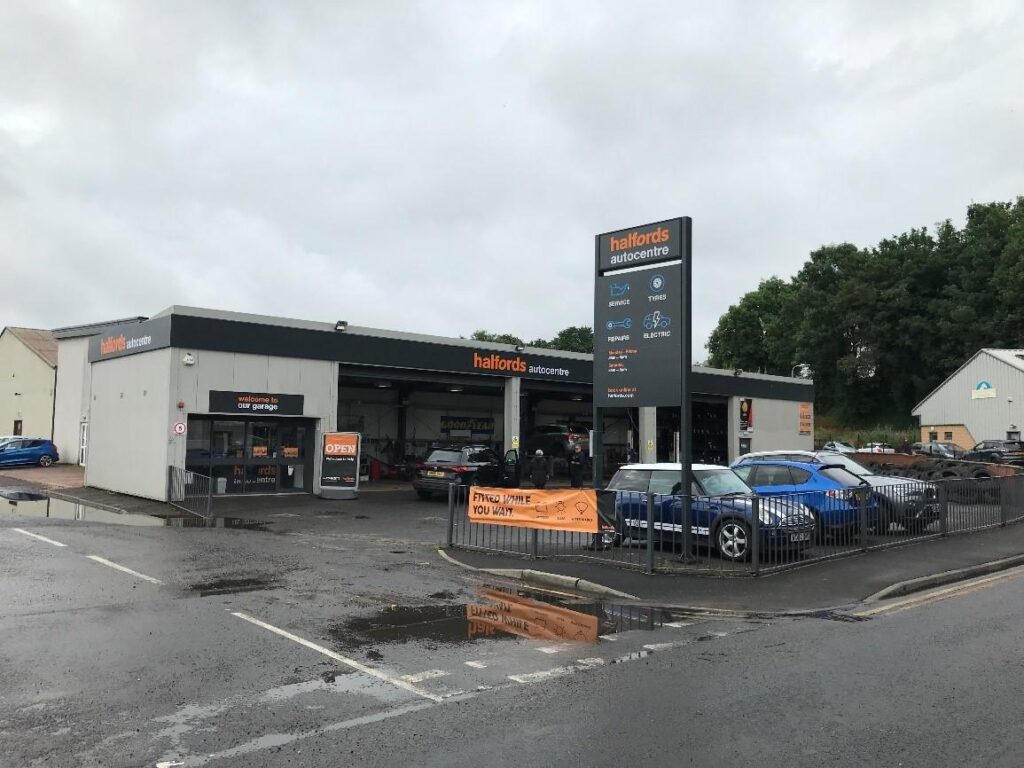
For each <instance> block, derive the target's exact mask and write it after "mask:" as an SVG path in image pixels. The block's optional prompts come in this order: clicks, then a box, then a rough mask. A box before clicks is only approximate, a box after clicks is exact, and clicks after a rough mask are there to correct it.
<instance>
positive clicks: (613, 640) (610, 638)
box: [598, 635, 619, 643]
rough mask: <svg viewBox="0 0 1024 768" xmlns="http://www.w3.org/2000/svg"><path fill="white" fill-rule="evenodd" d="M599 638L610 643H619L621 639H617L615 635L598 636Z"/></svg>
mask: <svg viewBox="0 0 1024 768" xmlns="http://www.w3.org/2000/svg"><path fill="white" fill-rule="evenodd" d="M598 637H599V638H601V639H602V640H607V641H608V642H610V643H617V642H619V638H617V637H616V636H615V635H598Z"/></svg>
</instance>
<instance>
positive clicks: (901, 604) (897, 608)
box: [853, 568, 1024, 616]
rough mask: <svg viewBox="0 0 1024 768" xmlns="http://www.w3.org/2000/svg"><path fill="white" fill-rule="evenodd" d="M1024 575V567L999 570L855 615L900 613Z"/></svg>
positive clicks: (858, 612)
mask: <svg viewBox="0 0 1024 768" xmlns="http://www.w3.org/2000/svg"><path fill="white" fill-rule="evenodd" d="M1020 576H1024V568H1011V569H1010V570H1007V571H999V572H998V573H994V574H991V575H989V576H981V577H978V578H976V579H970V580H968V581H961V582H958V583H956V584H953V585H952V586H949V587H944V588H942V589H935V590H931V591H928V592H923V593H920V594H916V595H911V596H910V597H905V598H903V599H902V600H894V601H893V602H890V603H886V604H884V605H880V606H878V607H876V608H871V609H869V610H866V611H856V612H854V614H853V615H854V616H881V615H885V614H890V613H899V612H901V611H906V610H909V609H911V608H916V607H918V606H920V605H927V604H928V603H934V602H938V601H940V600H948V599H949V598H952V597H961V596H963V595H968V594H971V593H972V592H977V591H978V590H981V589H985V588H987V587H989V586H993V585H996V584H998V583H1000V582H1003V581H1008V580H1011V579H1015V578H1019V577H1020Z"/></svg>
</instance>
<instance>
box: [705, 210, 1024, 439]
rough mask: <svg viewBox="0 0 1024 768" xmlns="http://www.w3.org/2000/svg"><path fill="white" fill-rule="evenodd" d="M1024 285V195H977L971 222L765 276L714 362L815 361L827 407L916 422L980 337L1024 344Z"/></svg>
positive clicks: (713, 344)
mask: <svg viewBox="0 0 1024 768" xmlns="http://www.w3.org/2000/svg"><path fill="white" fill-rule="evenodd" d="M1022 295H1024V197H1020V198H1018V199H1017V200H1016V202H1014V203H988V204H978V205H971V206H970V207H969V208H968V209H967V223H966V225H965V226H964V228H963V229H961V230H958V229H957V228H956V227H955V226H954V225H953V224H952V223H951V222H949V221H945V222H942V223H941V224H939V225H938V226H937V227H936V230H935V232H934V233H930V232H929V231H928V230H927V229H911V230H910V231H909V232H905V233H903V234H901V235H896V236H893V237H891V238H887V239H885V240H882V241H881V242H880V243H879V244H878V245H877V246H875V247H874V248H871V249H860V248H857V247H856V246H855V245H851V244H849V243H842V244H838V245H835V244H833V245H827V246H823V247H821V248H819V249H818V250H816V251H814V252H813V253H811V255H810V259H809V260H808V261H807V262H806V263H805V264H804V266H803V268H802V269H801V270H800V271H799V272H798V273H797V274H796V276H795V277H793V278H792V279H791V280H788V281H786V280H782V279H780V278H778V277H773V278H770V279H768V280H765V281H763V282H762V283H761V284H760V285H759V286H758V287H757V289H756V290H754V291H751V292H750V293H747V294H746V295H745V296H743V297H742V298H741V299H740V300H739V302H737V303H736V304H734V305H733V306H731V307H729V309H728V310H727V311H726V313H725V314H724V315H722V317H721V319H720V320H719V322H718V326H717V327H716V328H715V330H714V332H713V333H712V334H711V337H710V340H709V342H708V352H709V359H708V364H709V365H711V366H713V367H719V368H742V369H744V370H749V371H763V372H765V373H773V374H778V375H787V376H788V375H789V374H790V372H791V371H792V369H793V366H795V365H797V364H799V363H806V364H808V366H809V367H810V374H811V375H812V376H813V377H814V380H815V392H816V400H817V406H818V411H819V412H820V413H829V414H832V415H834V416H836V417H837V418H838V419H840V420H841V421H842V422H843V423H846V424H872V423H886V424H894V425H897V426H898V425H903V424H908V423H910V410H911V409H912V408H913V407H914V405H916V404H917V403H918V402H920V401H921V400H922V399H923V398H924V397H925V396H926V395H927V394H928V393H929V392H930V391H931V390H932V389H934V388H935V387H936V386H937V385H938V384H940V383H941V382H942V381H943V380H944V379H945V378H946V377H947V376H948V375H949V374H950V373H952V372H953V371H954V370H956V368H957V367H958V366H960V365H961V364H962V363H963V362H964V361H965V360H966V359H967V358H968V357H970V356H971V355H972V354H974V353H975V352H976V351H977V350H978V349H980V348H981V347H1020V346H1024V303H1022V302H1021V300H1020V297H1021V296H1022Z"/></svg>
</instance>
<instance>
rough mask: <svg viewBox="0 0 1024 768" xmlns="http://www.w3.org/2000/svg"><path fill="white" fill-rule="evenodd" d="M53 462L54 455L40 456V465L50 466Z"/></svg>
mask: <svg viewBox="0 0 1024 768" xmlns="http://www.w3.org/2000/svg"><path fill="white" fill-rule="evenodd" d="M51 464H53V456H50V455H46V456H40V457H39V466H40V467H48V466H50V465H51Z"/></svg>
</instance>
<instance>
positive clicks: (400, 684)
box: [231, 611, 443, 704]
mask: <svg viewBox="0 0 1024 768" xmlns="http://www.w3.org/2000/svg"><path fill="white" fill-rule="evenodd" d="M231 615H232V616H236V617H238V618H239V619H242V620H243V621H248V622H249V623H250V624H255V625H256V626H257V627H262V628H263V629H265V630H267V631H268V632H273V633H274V634H275V635H279V636H280V637H283V638H285V639H287V640H291V641H292V642H293V643H298V644H299V645H302V646H305V647H306V648H309V649H310V650H312V651H316V652H317V653H321V654H323V655H324V656H327V657H328V658H331V659H334V660H335V661H338V662H341V663H342V664H344V665H345V666H348V667H352V669H354V670H356V671H358V672H362V673H363V674H364V675H369V676H370V677H375V678H377V679H378V680H381V681H383V682H385V683H390V684H391V685H393V686H395V687H396V688H401V689H402V690H403V691H408V692H409V693H414V694H416V695H417V696H421V697H423V698H424V699H429V700H430V701H433V702H434V703H435V704H436V703H440V702H441V701H443V697H442V696H435V695H434V694H432V693H428V692H427V691H424V690H423V689H422V688H417V687H416V686H415V685H413V684H412V683H409V682H406V681H405V680H403V679H401V678H400V677H393V676H391V675H389V674H387V673H386V672H381V671H380V670H379V669H374V668H373V667H368V666H366V665H365V664H361V663H359V662H358V661H356V660H355V659H350V658H348V657H347V656H342V655H341V654H340V653H335V652H334V651H332V650H331V649H330V648H324V647H323V646H322V645H317V644H316V643H314V642H312V641H310V640H307V639H306V638H304V637H299V636H298V635H295V634H292V633H291V632H289V631H288V630H286V629H281V628H280V627H275V626H274V625H273V624H268V623H267V622H265V621H261V620H260V619H257V618H256V617H255V616H250V615H249V614H247V613H242V612H241V611H232V612H231Z"/></svg>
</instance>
